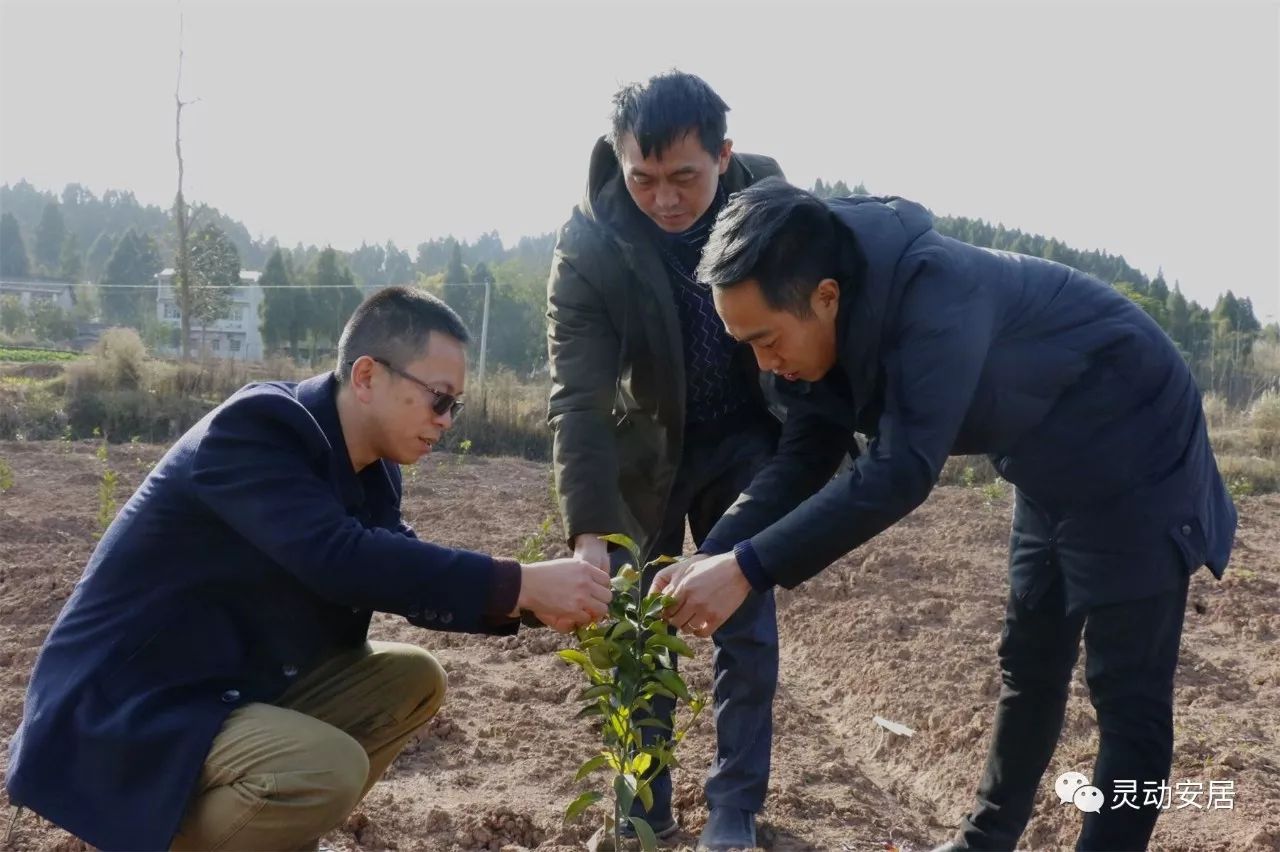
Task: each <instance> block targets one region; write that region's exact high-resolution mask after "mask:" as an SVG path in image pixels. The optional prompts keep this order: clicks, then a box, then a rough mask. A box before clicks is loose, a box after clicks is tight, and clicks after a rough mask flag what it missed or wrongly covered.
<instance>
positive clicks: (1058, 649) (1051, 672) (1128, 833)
mask: <svg viewBox="0 0 1280 852" xmlns="http://www.w3.org/2000/svg"><path fill="white" fill-rule="evenodd" d="M1187 581H1188V578H1187V577H1186V576H1185V575H1184V576H1183V579H1182V584H1181V586H1180V587H1179V588H1178V589H1175V590H1172V591H1168V592H1163V593H1161V594H1157V595H1154V596H1152V597H1148V598H1143V599H1141V600H1133V601H1124V602H1121V603H1114V604H1108V605H1105V606H1097V607H1093V608H1092V609H1089V610H1087V611H1086V612H1082V613H1078V614H1072V615H1068V614H1067V613H1066V611H1065V610H1066V604H1065V598H1064V587H1063V583H1062V581H1061V579H1059V580H1058V581H1056V582H1055V583H1054V585H1053V586H1052V587H1051V588H1050V589H1049V590H1048V591H1047V592H1046V593H1045V595H1044V597H1043V598H1042V599H1041V600H1039V601H1038V602H1037V604H1036V606H1035V607H1034V609H1028V608H1027V607H1026V606H1024V605H1023V604H1022V603H1021V602H1020V601H1018V600H1017V599H1016V597H1015V596H1014V595H1012V594H1010V597H1009V604H1008V609H1007V611H1006V614H1005V623H1004V633H1003V636H1002V639H1001V643H1000V666H1001V669H1002V674H1003V679H1004V685H1003V688H1002V689H1001V691H1000V699H999V703H998V704H997V706H996V720H995V731H994V733H993V736H992V740H991V750H990V752H989V753H988V755H987V765H986V770H985V772H984V773H983V776H982V781H981V782H980V783H979V785H978V795H977V802H976V804H975V806H974V809H973V811H972V812H970V813H969V814H968V815H967V816H966V817H965V819H964V821H963V823H962V825H961V828H960V833H959V837H958V838H957V842H958V844H959V845H960V847H961V848H965V849H981V850H1006V849H1013V848H1014V847H1015V846H1016V845H1017V842H1018V838H1019V837H1020V836H1021V835H1022V831H1023V829H1024V828H1026V825H1027V820H1028V819H1029V818H1030V817H1031V811H1032V807H1033V806H1034V804H1035V797H1036V796H1037V795H1048V796H1052V797H1053V800H1054V801H1055V802H1058V801H1059V800H1058V798H1057V795H1056V793H1054V791H1053V790H1052V788H1051V787H1050V788H1049V789H1048V790H1047V791H1041V789H1040V780H1041V776H1043V775H1044V771H1045V769H1046V768H1047V767H1048V765H1049V760H1050V758H1051V757H1052V756H1053V751H1054V748H1055V747H1056V746H1057V743H1058V736H1059V734H1061V732H1062V722H1063V716H1064V714H1065V711H1066V704H1067V692H1068V687H1069V685H1070V682H1071V672H1072V669H1073V668H1074V667H1075V662H1076V657H1077V655H1078V653H1079V648H1080V634H1081V632H1083V633H1084V645H1085V654H1086V662H1085V679H1086V681H1087V682H1088V684H1089V697H1090V700H1091V701H1092V702H1093V707H1094V710H1095V711H1096V712H1097V717H1098V728H1099V733H1100V742H1099V747H1098V757H1097V761H1096V762H1095V764H1094V768H1093V773H1092V775H1090V776H1089V778H1090V781H1091V783H1092V784H1093V786H1095V787H1097V788H1099V789H1100V790H1101V791H1102V794H1103V805H1102V810H1100V811H1098V812H1096V813H1085V814H1083V818H1084V825H1083V828H1082V830H1081V832H1080V837H1079V840H1078V841H1077V844H1076V848H1077V849H1078V850H1100V851H1101V850H1106V852H1115V850H1135V849H1137V850H1141V849H1145V848H1146V846H1147V842H1148V840H1150V838H1151V831H1152V829H1153V828H1155V823H1156V817H1157V816H1159V814H1160V811H1159V809H1158V808H1156V807H1154V806H1151V805H1147V806H1144V807H1140V808H1139V809H1137V810H1134V809H1132V808H1130V807H1128V806H1127V805H1123V804H1121V806H1120V807H1113V805H1116V804H1119V803H1120V801H1121V800H1120V799H1119V798H1117V797H1116V796H1115V782H1116V781H1117V780H1122V781H1128V782H1136V785H1137V789H1138V790H1139V791H1141V790H1142V789H1143V788H1144V787H1145V786H1148V784H1147V782H1150V783H1151V785H1155V784H1158V783H1159V782H1160V781H1167V780H1168V777H1169V769H1170V765H1171V764H1172V761H1173V673H1174V669H1175V668H1176V667H1177V663H1178V645H1179V642H1180V640H1181V637H1182V622H1183V616H1184V613H1185V610H1186V604H1187ZM1138 798H1139V801H1138V804H1139V805H1141V804H1142V802H1141V798H1142V796H1141V792H1140V793H1139V796H1138ZM1061 806H1062V807H1065V808H1070V809H1071V810H1072V812H1073V813H1079V811H1077V809H1076V808H1075V806H1074V805H1072V804H1062V805H1061Z"/></svg>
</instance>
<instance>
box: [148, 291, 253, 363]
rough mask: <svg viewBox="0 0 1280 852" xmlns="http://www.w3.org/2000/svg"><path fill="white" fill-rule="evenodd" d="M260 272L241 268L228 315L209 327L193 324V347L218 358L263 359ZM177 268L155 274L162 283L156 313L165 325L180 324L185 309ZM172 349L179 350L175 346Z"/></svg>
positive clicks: (194, 350) (173, 326)
mask: <svg viewBox="0 0 1280 852" xmlns="http://www.w3.org/2000/svg"><path fill="white" fill-rule="evenodd" d="M261 277H262V273H261V272H248V271H244V270H241V272H240V284H239V286H236V287H232V288H231V309H230V311H229V312H228V313H227V316H226V317H225V318H223V319H220V320H218V321H216V322H214V323H213V324H212V325H210V326H209V327H208V328H207V329H203V330H202V329H200V328H199V327H198V326H196V325H194V324H193V325H192V326H191V349H192V351H193V352H201V351H207V352H208V353H209V354H210V355H213V356H215V357H218V358H234V359H236V360H237V361H261V360H262V356H263V350H262V330H261V328H260V327H259V321H260V320H259V310H260V309H261V307H262V288H261V287H259V286H258V279H259V278H261ZM173 278H174V271H173V270H172V269H166V270H163V271H162V272H160V273H159V274H157V275H156V281H157V283H158V284H159V287H158V290H157V293H156V317H157V318H158V319H159V320H160V321H161V322H162V323H164V324H165V325H168V326H170V327H172V328H181V326H182V311H181V310H179V308H178V294H177V293H176V292H175V291H174V287H173ZM173 351H177V350H176V347H175V348H174V350H173Z"/></svg>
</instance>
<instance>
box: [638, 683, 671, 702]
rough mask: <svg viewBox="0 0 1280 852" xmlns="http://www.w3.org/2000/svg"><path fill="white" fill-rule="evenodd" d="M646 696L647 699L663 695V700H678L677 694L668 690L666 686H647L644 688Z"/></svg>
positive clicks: (650, 684) (653, 684) (651, 684)
mask: <svg viewBox="0 0 1280 852" xmlns="http://www.w3.org/2000/svg"><path fill="white" fill-rule="evenodd" d="M644 695H645V697H646V698H652V697H653V696H655V695H661V696H662V697H663V698H670V699H671V700H672V701H674V700H676V694H675V693H674V692H672V691H671V690H669V689H667V688H666V687H665V686H661V685H660V684H656V683H649V684H646V685H645V688H644Z"/></svg>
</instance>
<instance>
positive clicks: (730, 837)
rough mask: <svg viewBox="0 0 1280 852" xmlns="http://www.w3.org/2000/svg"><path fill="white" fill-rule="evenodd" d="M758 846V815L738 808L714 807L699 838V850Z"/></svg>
mask: <svg viewBox="0 0 1280 852" xmlns="http://www.w3.org/2000/svg"><path fill="white" fill-rule="evenodd" d="M754 848H756V815H755V814H753V813H752V812H751V811H744V810H740V809H738V808H712V809H711V815H710V816H709V817H707V825H706V828H704V829H702V836H701V837H699V838H698V852H727V850H729V849H754Z"/></svg>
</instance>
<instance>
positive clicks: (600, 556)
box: [573, 533, 609, 571]
mask: <svg viewBox="0 0 1280 852" xmlns="http://www.w3.org/2000/svg"><path fill="white" fill-rule="evenodd" d="M573 558H574V559H581V560H582V561H583V562H586V563H587V564H589V565H594V566H596V567H597V568H599V569H600V570H601V571H608V570H609V546H608V545H607V544H605V542H604V540H603V539H602V538H600V536H598V535H596V534H595V533H581V534H579V535H577V536H574V539H573Z"/></svg>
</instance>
